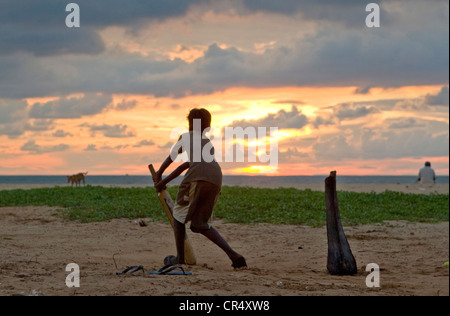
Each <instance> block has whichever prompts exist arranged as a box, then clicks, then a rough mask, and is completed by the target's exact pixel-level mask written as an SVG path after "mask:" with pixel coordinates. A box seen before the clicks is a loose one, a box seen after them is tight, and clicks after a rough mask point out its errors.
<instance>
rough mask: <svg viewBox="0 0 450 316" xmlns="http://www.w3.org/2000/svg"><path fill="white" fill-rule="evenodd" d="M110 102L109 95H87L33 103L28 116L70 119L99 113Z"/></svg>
mask: <svg viewBox="0 0 450 316" xmlns="http://www.w3.org/2000/svg"><path fill="white" fill-rule="evenodd" d="M111 102H112V97H111V95H97V94H92V93H88V94H85V95H84V96H83V97H81V98H78V97H72V98H68V97H66V98H61V99H59V100H56V101H49V102H47V103H43V104H42V103H35V104H34V105H33V106H32V108H31V110H30V112H29V115H30V117H32V118H42V119H45V118H51V119H71V118H81V117H83V116H90V115H94V114H98V113H101V112H102V111H103V110H104V109H105V108H107V107H108V106H109V105H110V104H111Z"/></svg>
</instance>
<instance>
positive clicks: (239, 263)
mask: <svg viewBox="0 0 450 316" xmlns="http://www.w3.org/2000/svg"><path fill="white" fill-rule="evenodd" d="M231 266H232V267H233V268H235V269H243V268H247V262H246V261H245V258H244V257H242V256H240V257H238V258H236V259H234V260H233V264H232V265H231Z"/></svg>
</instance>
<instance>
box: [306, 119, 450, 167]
mask: <svg viewBox="0 0 450 316" xmlns="http://www.w3.org/2000/svg"><path fill="white" fill-rule="evenodd" d="M407 123H408V122H406V121H401V120H400V121H398V123H397V124H398V125H397V126H396V128H391V129H383V128H380V127H378V128H364V127H361V126H358V127H355V129H358V131H356V130H355V131H353V132H352V133H347V134H345V133H344V132H342V133H339V134H337V135H336V134H331V135H323V136H321V137H320V138H319V139H318V141H317V142H316V143H315V144H314V145H313V146H312V148H313V154H312V155H313V157H315V158H316V159H319V160H322V161H342V160H352V159H353V160H355V159H389V158H394V159H397V158H405V157H442V156H448V154H449V135H448V124H439V125H435V124H434V123H433V122H428V123H426V122H424V124H422V125H416V127H415V128H412V127H411V126H407ZM392 124H394V122H391V125H392ZM444 126H445V127H446V129H443V128H444ZM388 127H390V126H388ZM347 128H348V127H347Z"/></svg>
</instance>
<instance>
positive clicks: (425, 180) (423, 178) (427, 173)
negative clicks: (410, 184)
mask: <svg viewBox="0 0 450 316" xmlns="http://www.w3.org/2000/svg"><path fill="white" fill-rule="evenodd" d="M417 181H418V182H419V183H420V184H425V185H433V184H435V183H436V173H435V172H434V170H433V169H432V168H431V163H430V162H426V163H425V167H424V168H422V169H420V172H419V179H418V180H417Z"/></svg>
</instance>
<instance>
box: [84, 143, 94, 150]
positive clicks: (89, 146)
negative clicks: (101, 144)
mask: <svg viewBox="0 0 450 316" xmlns="http://www.w3.org/2000/svg"><path fill="white" fill-rule="evenodd" d="M84 151H97V145H95V144H89V145H88V146H87V147H86V148H85V149H84Z"/></svg>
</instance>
